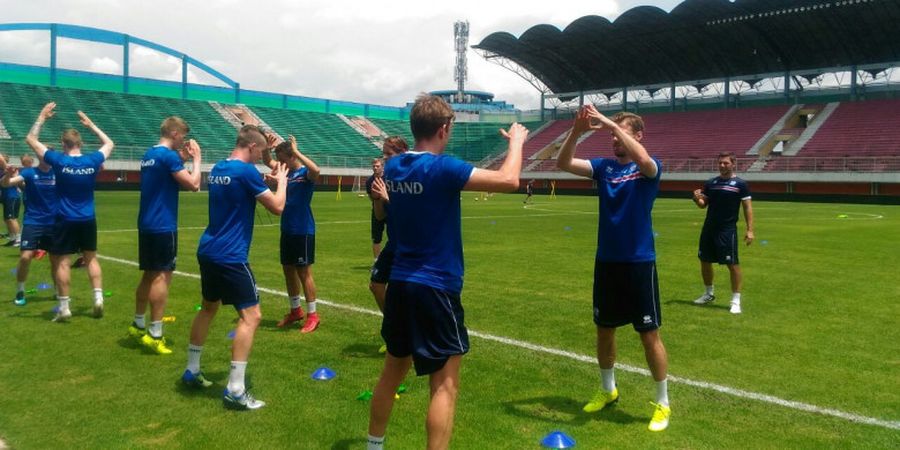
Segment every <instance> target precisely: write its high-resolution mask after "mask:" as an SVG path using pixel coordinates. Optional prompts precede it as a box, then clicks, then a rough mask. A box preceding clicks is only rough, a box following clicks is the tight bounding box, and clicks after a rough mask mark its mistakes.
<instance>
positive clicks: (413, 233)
mask: <svg viewBox="0 0 900 450" xmlns="http://www.w3.org/2000/svg"><path fill="white" fill-rule="evenodd" d="M473 170H474V168H473V167H472V165H471V164H469V163H466V162H463V161H460V160H458V159H455V158H452V157H450V156H446V155H434V154H431V153H424V152H407V153H404V154H402V155H397V156H394V157H393V158H391V159H390V160H389V161H388V162H387V164H386V165H385V169H384V182H385V185H386V186H387V190H388V193H389V194H390V197H391V202H390V211H389V214H388V230H389V235H388V241H389V242H390V243H391V244H392V245H394V246H395V247H396V252H395V254H394V255H395V256H394V265H393V268H392V269H391V281H406V282H413V283H419V284H424V285H426V286H431V287H433V288H435V289H440V290H443V291H448V292H453V293H459V292H461V291H462V285H463V250H462V230H461V225H462V224H461V217H460V204H459V193H460V191H462V189H463V187H464V186H465V185H466V183H467V182H468V181H469V177H470V176H471V175H472V171H473Z"/></svg>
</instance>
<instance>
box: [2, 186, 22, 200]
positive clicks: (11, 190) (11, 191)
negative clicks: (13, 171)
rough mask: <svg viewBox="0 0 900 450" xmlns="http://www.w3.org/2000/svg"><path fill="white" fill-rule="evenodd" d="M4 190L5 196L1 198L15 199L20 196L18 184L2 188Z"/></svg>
mask: <svg viewBox="0 0 900 450" xmlns="http://www.w3.org/2000/svg"><path fill="white" fill-rule="evenodd" d="M0 189H2V190H3V196H2V197H0V198H3V199H8V200H14V199H17V198H19V197H20V195H19V188H18V187H16V186H10V187H5V188H0Z"/></svg>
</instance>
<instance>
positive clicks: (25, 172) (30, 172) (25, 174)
mask: <svg viewBox="0 0 900 450" xmlns="http://www.w3.org/2000/svg"><path fill="white" fill-rule="evenodd" d="M19 176H20V177H22V179H23V180H25V183H26V184H28V179H29V178H33V177H34V169H33V168H31V167H27V168H25V169H22V170H20V171H19Z"/></svg>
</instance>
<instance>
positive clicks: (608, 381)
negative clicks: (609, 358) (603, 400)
mask: <svg viewBox="0 0 900 450" xmlns="http://www.w3.org/2000/svg"><path fill="white" fill-rule="evenodd" d="M615 370H616V369H615V367H613V368H611V369H604V368H602V367H601V368H600V386H601V387H602V388H603V390H604V391H606V392H612V391H613V390H614V389H615V388H616V374H615Z"/></svg>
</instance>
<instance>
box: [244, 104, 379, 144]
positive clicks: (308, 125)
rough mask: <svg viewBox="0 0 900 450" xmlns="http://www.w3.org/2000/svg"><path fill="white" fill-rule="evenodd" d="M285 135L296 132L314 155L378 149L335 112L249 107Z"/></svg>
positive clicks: (298, 137)
mask: <svg viewBox="0 0 900 450" xmlns="http://www.w3.org/2000/svg"><path fill="white" fill-rule="evenodd" d="M250 109H251V110H252V111H253V112H254V113H256V115H258V116H259V118H260V119H262V120H264V121H265V122H266V124H268V125H269V126H270V127H272V129H274V130H275V131H276V132H278V134H280V135H281V136H283V137H287V135H289V134H293V135H294V136H295V137H296V138H297V145H298V146H299V147H300V149H301V150H302V151H304V152H306V153H309V154H310V155H311V156H317V157H321V156H373V155H377V154H378V152H379V151H380V149H379V148H377V147H375V146H374V145H372V143H371V142H370V141H369V140H368V139H366V138H365V137H363V136H362V135H360V134H359V133H357V132H356V130H354V129H353V128H350V127H349V126H348V125H347V124H346V123H344V121H343V120H341V119H340V118H339V117H338V116H336V115H334V114H323V113H316V112H308V111H296V110H290V109H278V108H264V107H259V106H254V107H251V108H250Z"/></svg>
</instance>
